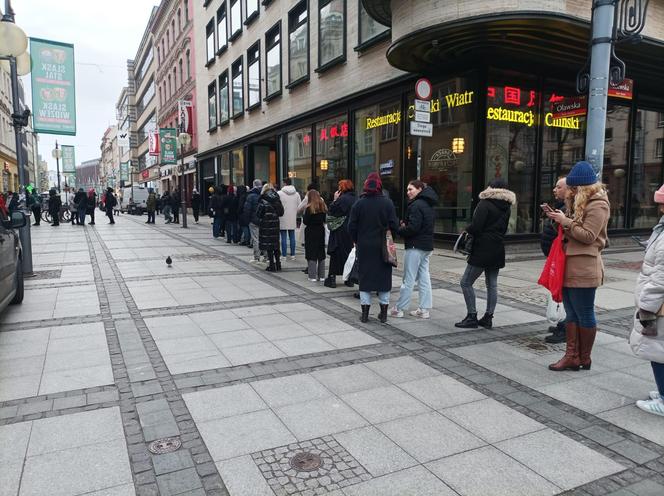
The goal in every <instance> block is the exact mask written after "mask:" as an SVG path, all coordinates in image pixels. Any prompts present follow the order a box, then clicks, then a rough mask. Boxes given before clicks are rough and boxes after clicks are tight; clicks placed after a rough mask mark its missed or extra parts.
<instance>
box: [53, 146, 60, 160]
mask: <svg viewBox="0 0 664 496" xmlns="http://www.w3.org/2000/svg"><path fill="white" fill-rule="evenodd" d="M51 156H52V157H53V158H55V159H57V160H60V159H61V158H62V150H60V148H56V149H54V150H53V151H52V152H51Z"/></svg>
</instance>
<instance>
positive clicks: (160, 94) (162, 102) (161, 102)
mask: <svg viewBox="0 0 664 496" xmlns="http://www.w3.org/2000/svg"><path fill="white" fill-rule="evenodd" d="M159 103H160V104H162V105H163V104H164V95H162V93H161V88H159Z"/></svg>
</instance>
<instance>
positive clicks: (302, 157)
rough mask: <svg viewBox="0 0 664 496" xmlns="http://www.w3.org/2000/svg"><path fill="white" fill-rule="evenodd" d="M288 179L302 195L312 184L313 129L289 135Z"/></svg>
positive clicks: (306, 128) (298, 130) (293, 132)
mask: <svg viewBox="0 0 664 496" xmlns="http://www.w3.org/2000/svg"><path fill="white" fill-rule="evenodd" d="M287 139H288V177H290V178H291V181H292V183H293V186H295V189H297V191H298V192H299V193H300V194H301V195H304V194H305V193H306V192H307V186H308V185H309V183H311V158H312V157H311V127H303V128H300V129H296V130H295V131H292V132H290V133H288V138H287Z"/></svg>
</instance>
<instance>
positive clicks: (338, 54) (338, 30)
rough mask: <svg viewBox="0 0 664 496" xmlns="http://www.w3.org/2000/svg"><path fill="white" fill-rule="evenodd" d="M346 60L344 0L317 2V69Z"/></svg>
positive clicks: (323, 68) (320, 69)
mask: <svg viewBox="0 0 664 496" xmlns="http://www.w3.org/2000/svg"><path fill="white" fill-rule="evenodd" d="M344 60H346V0H320V1H319V3H318V69H316V71H317V72H321V71H323V70H325V69H327V68H329V67H331V66H333V65H335V64H338V63H340V62H343V61H344Z"/></svg>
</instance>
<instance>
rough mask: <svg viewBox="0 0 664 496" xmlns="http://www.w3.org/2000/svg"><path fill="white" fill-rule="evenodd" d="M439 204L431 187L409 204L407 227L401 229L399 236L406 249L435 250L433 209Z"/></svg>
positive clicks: (426, 188)
mask: <svg viewBox="0 0 664 496" xmlns="http://www.w3.org/2000/svg"><path fill="white" fill-rule="evenodd" d="M437 203H438V195H437V194H436V192H435V191H434V190H433V189H431V188H430V187H429V186H427V187H425V188H424V189H423V190H422V191H421V192H420V194H419V195H417V196H416V197H415V199H414V200H412V201H411V202H410V203H409V204H408V210H407V211H406V219H405V221H404V222H405V224H406V225H405V226H402V227H400V228H399V236H402V237H403V238H404V248H406V250H407V249H408V248H417V249H418V250H422V251H432V250H433V226H434V222H435V213H434V211H433V207H434V206H435V205H436V204H437Z"/></svg>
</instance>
